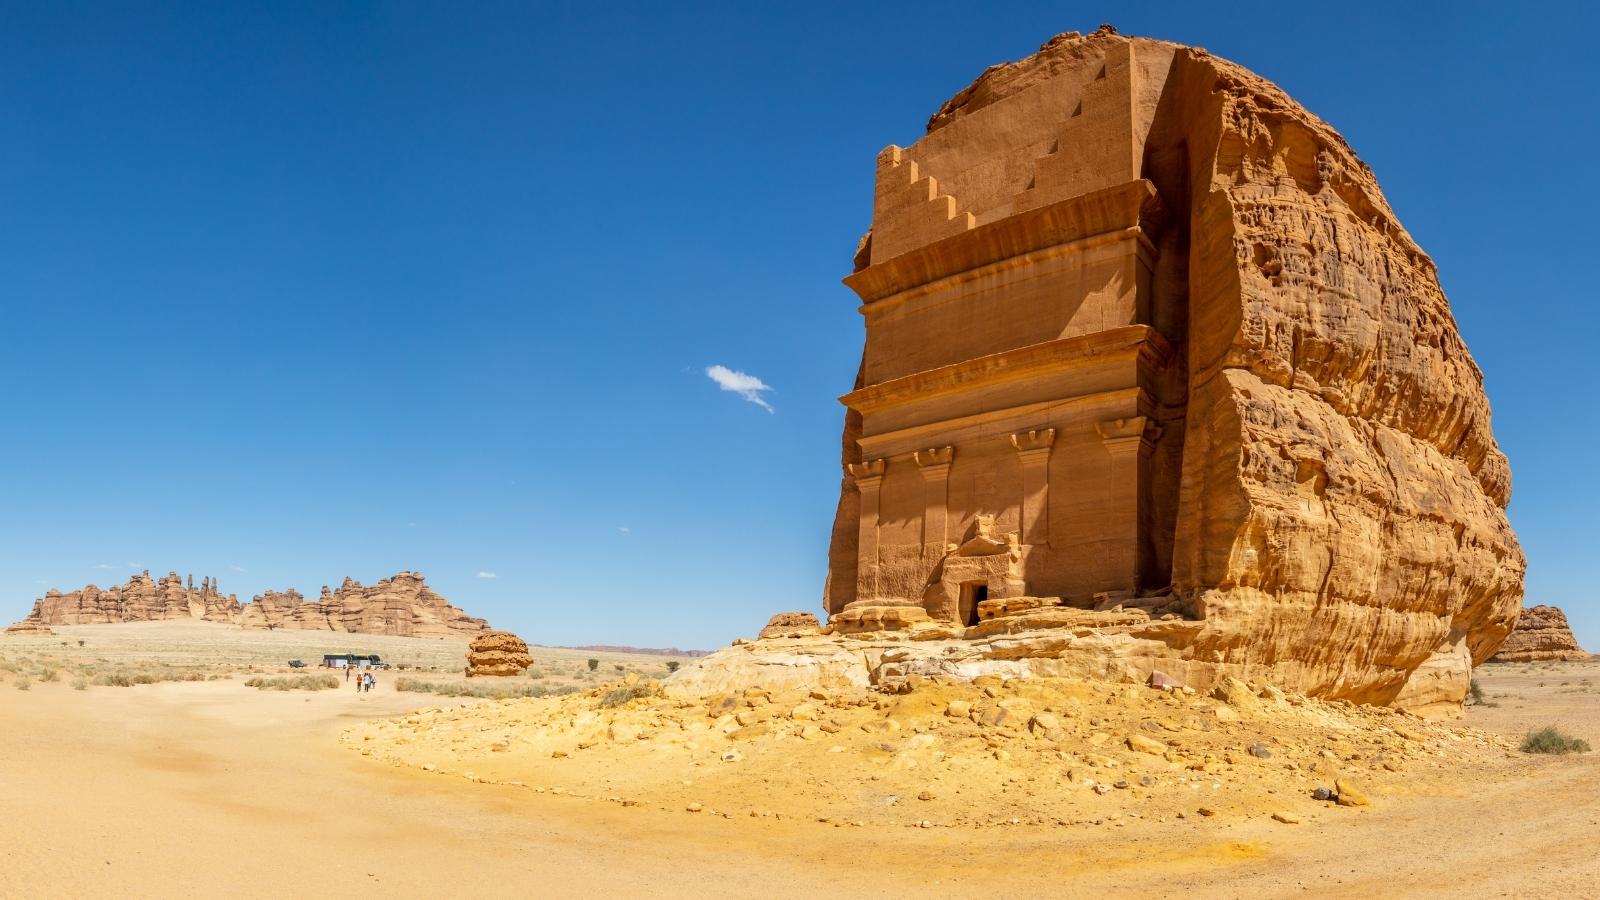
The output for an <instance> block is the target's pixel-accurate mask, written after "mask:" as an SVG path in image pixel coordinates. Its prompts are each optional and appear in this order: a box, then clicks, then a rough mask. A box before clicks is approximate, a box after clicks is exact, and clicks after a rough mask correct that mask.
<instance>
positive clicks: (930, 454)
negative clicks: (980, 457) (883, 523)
mask: <svg viewBox="0 0 1600 900" xmlns="http://www.w3.org/2000/svg"><path fill="white" fill-rule="evenodd" d="M955 453H956V451H955V448H954V447H933V448H930V449H927V450H918V451H917V452H915V453H913V454H911V456H912V458H913V459H915V460H916V461H917V469H918V471H920V472H921V473H922V481H923V501H922V502H923V506H922V552H923V554H924V555H930V554H931V555H932V556H934V557H935V558H937V557H941V556H943V555H944V552H945V544H946V543H948V542H949V540H950V534H949V521H950V512H949V498H950V461H951V460H953V459H954V458H955Z"/></svg>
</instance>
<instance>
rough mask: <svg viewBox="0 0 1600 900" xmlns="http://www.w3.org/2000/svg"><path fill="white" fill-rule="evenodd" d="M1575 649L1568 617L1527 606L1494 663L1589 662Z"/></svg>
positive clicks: (1547, 608) (1537, 607)
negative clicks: (1569, 660) (1582, 660)
mask: <svg viewBox="0 0 1600 900" xmlns="http://www.w3.org/2000/svg"><path fill="white" fill-rule="evenodd" d="M1588 658H1589V654H1587V653H1585V652H1583V648H1582V647H1580V646H1578V639H1577V638H1576V637H1574V636H1573V634H1572V628H1571V626H1569V625H1568V624H1567V614H1566V613H1564V612H1562V611H1561V610H1560V609H1557V608H1556V607H1554V606H1530V607H1528V608H1527V609H1524V610H1523V611H1522V615H1520V616H1518V617H1517V626H1516V627H1515V628H1513V629H1512V630H1511V636H1510V637H1508V638H1506V642H1505V643H1504V644H1501V645H1500V649H1499V650H1497V651H1496V652H1495V654H1494V657H1493V660H1494V661H1495V662H1535V661H1538V660H1568V659H1588Z"/></svg>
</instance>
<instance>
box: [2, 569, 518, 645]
mask: <svg viewBox="0 0 1600 900" xmlns="http://www.w3.org/2000/svg"><path fill="white" fill-rule="evenodd" d="M169 619H201V620H204V621H208V622H227V623H232V624H236V625H241V626H243V627H245V628H264V629H274V628H286V629H294V630H311V631H339V632H349V633H356V634H387V635H397V636H403V637H429V638H450V637H471V636H473V635H476V634H480V633H482V632H484V631H487V630H488V629H489V623H488V622H486V621H484V620H483V619H476V618H473V617H472V616H469V615H467V614H466V613H465V612H464V611H462V610H460V609H458V608H456V607H455V606H452V605H451V604H450V602H449V601H448V600H446V599H445V598H443V597H441V596H439V595H438V594H436V593H434V592H433V590H432V589H431V588H429V587H428V585H427V584H426V583H425V582H424V581H423V576H422V573H420V572H400V573H399V574H397V575H395V576H394V577H392V578H385V579H383V580H382V581H380V582H378V583H377V584H374V585H372V586H371V587H366V586H363V585H362V584H361V583H360V582H359V581H356V580H355V579H352V578H346V579H345V580H344V583H343V584H341V585H340V586H339V589H338V590H337V591H329V590H328V589H327V588H326V587H324V588H323V589H322V596H321V597H320V598H319V599H318V600H316V601H315V602H310V603H308V602H306V601H305V598H304V597H302V596H301V595H300V592H299V591H296V590H293V589H290V590H287V591H282V592H279V591H268V592H266V593H264V594H259V595H257V596H256V597H254V598H252V601H251V602H250V603H247V604H241V603H240V602H239V599H238V597H236V596H235V595H233V594H228V595H226V596H224V595H223V594H222V593H221V591H220V590H219V589H218V588H217V582H216V580H215V579H213V578H204V579H202V580H201V582H200V587H198V588H197V587H195V585H194V576H193V575H191V576H189V578H188V580H187V581H185V580H184V579H180V578H179V577H178V573H176V572H172V573H169V574H168V575H167V576H166V577H164V578H162V579H161V580H160V581H154V580H152V579H151V578H150V573H149V572H148V571H146V572H144V573H143V574H140V575H135V576H134V577H133V578H132V579H130V580H129V581H128V583H127V584H124V585H116V586H113V587H110V588H107V589H105V590H103V591H102V590H101V589H100V588H98V587H96V586H95V585H92V584H91V585H88V586H87V587H84V588H83V589H81V590H76V591H72V592H71V593H67V594H63V593H61V592H60V591H57V590H51V591H49V592H48V593H46V594H45V595H44V596H43V597H42V598H40V599H39V600H37V601H35V602H34V604H33V611H32V612H30V613H29V614H28V616H27V618H25V619H23V620H22V621H21V622H19V623H17V626H13V627H20V626H24V625H28V626H30V627H35V626H37V627H48V626H51V625H98V624H107V623H111V622H151V621H161V620H169ZM9 630H10V629H8V631H9Z"/></svg>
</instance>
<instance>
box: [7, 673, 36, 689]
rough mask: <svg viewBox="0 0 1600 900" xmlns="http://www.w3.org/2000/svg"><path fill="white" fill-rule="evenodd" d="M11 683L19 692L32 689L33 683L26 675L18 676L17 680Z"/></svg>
mask: <svg viewBox="0 0 1600 900" xmlns="http://www.w3.org/2000/svg"><path fill="white" fill-rule="evenodd" d="M12 683H13V684H15V685H16V686H17V690H19V691H26V690H29V689H31V688H32V687H33V682H31V681H29V680H28V676H26V675H21V676H18V678H17V680H16V681H15V682H12Z"/></svg>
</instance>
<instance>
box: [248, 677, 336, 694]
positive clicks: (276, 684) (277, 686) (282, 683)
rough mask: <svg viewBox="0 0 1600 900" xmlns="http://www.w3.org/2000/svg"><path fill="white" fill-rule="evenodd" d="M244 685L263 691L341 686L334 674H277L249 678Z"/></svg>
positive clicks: (304, 689)
mask: <svg viewBox="0 0 1600 900" xmlns="http://www.w3.org/2000/svg"><path fill="white" fill-rule="evenodd" d="M244 686H245V687H253V688H256V689H257V690H262V691H331V690H334V689H335V688H337V687H338V686H339V679H337V678H335V677H333V676H332V675H277V676H274V677H272V678H249V679H246V680H245V683H244Z"/></svg>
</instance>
